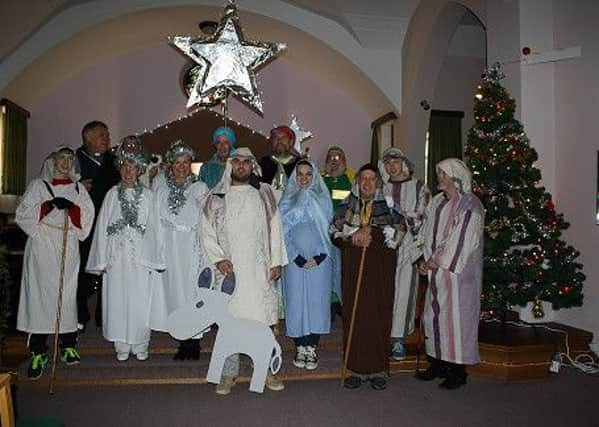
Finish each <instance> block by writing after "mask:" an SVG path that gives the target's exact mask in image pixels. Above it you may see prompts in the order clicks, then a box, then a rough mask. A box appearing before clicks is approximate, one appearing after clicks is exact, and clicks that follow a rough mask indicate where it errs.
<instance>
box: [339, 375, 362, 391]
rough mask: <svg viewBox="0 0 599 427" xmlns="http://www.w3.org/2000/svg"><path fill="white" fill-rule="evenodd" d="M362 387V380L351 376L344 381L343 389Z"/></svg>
mask: <svg viewBox="0 0 599 427" xmlns="http://www.w3.org/2000/svg"><path fill="white" fill-rule="evenodd" d="M361 385H362V379H361V378H360V377H356V376H354V375H350V376H349V377H347V378H346V379H345V380H344V381H343V387H345V388H349V389H354V388H359V387H360V386H361Z"/></svg>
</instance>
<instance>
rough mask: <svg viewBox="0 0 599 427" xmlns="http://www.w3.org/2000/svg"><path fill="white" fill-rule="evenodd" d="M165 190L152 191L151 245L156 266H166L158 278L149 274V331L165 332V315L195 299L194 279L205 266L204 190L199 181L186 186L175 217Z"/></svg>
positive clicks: (167, 190) (204, 185) (206, 191)
mask: <svg viewBox="0 0 599 427" xmlns="http://www.w3.org/2000/svg"><path fill="white" fill-rule="evenodd" d="M169 191H170V190H169V186H168V185H167V184H166V183H164V184H160V185H158V186H157V187H156V190H155V203H154V204H155V209H156V211H157V212H156V222H157V227H156V233H155V240H156V241H155V243H154V244H155V245H156V250H157V253H158V262H159V264H161V265H164V266H166V271H164V272H162V273H161V274H156V273H153V274H152V275H153V277H152V306H151V310H150V313H151V314H150V327H151V328H152V329H153V330H157V331H163V332H167V328H166V319H167V317H168V315H169V314H171V313H172V312H173V311H175V310H176V309H177V308H178V307H180V306H182V305H183V304H185V303H188V302H190V301H192V300H194V299H195V298H196V296H197V289H198V283H197V281H198V277H199V274H200V271H201V269H202V268H203V267H204V266H205V262H204V257H203V255H202V247H201V245H200V241H201V239H203V236H201V235H200V232H199V225H200V215H201V212H202V208H203V206H204V202H205V199H206V196H207V195H208V187H206V184H204V183H203V182H201V181H196V182H194V183H192V184H190V185H189V186H188V187H187V189H186V190H185V192H184V195H185V198H186V201H185V204H184V205H183V206H181V208H180V210H179V211H178V212H177V213H173V212H172V211H171V210H170V209H169V206H168V196H169Z"/></svg>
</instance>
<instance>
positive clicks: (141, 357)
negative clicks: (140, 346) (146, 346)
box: [135, 351, 150, 362]
mask: <svg viewBox="0 0 599 427" xmlns="http://www.w3.org/2000/svg"><path fill="white" fill-rule="evenodd" d="M135 357H136V358H137V360H139V361H142V362H143V361H144V360H148V357H150V356H149V354H148V352H147V351H140V352H139V353H137V354H136V355H135Z"/></svg>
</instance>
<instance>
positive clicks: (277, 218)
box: [270, 209, 288, 268]
mask: <svg viewBox="0 0 599 427" xmlns="http://www.w3.org/2000/svg"><path fill="white" fill-rule="evenodd" d="M287 264H288V260H287V251H286V249H285V240H284V238H283V224H282V222H281V214H280V212H279V210H278V209H277V211H276V213H275V214H274V216H273V217H272V219H271V220H270V268H273V267H277V266H281V267H283V266H285V265H287Z"/></svg>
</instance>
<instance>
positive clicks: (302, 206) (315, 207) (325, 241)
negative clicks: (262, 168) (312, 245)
mask: <svg viewBox="0 0 599 427" xmlns="http://www.w3.org/2000/svg"><path fill="white" fill-rule="evenodd" d="M305 161H307V162H309V163H310V165H311V166H312V173H313V175H312V182H311V183H310V186H309V187H307V188H301V187H300V186H299V185H298V183H297V165H296V166H295V169H294V170H293V172H292V173H291V176H290V177H289V181H287V186H286V187H285V192H284V193H283V197H282V198H281V201H280V202H279V211H280V212H281V219H282V221H283V230H284V232H285V239H288V238H289V236H288V233H289V232H290V231H291V229H293V227H294V226H295V225H296V224H299V223H300V222H303V221H306V220H307V219H309V220H312V221H314V223H315V225H316V229H317V230H318V235H319V236H318V237H319V238H320V240H321V243H322V246H323V247H324V248H327V249H328V250H327V255H330V254H331V240H330V238H329V225H330V224H331V221H332V220H333V202H332V201H331V196H330V194H329V189H328V188H327V186H326V184H325V183H324V181H323V179H322V177H321V176H320V173H319V172H318V168H317V167H316V165H315V164H314V163H313V162H312V161H310V160H304V161H302V162H300V163H299V164H300V165H301V164H302V163H303V162H305Z"/></svg>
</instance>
